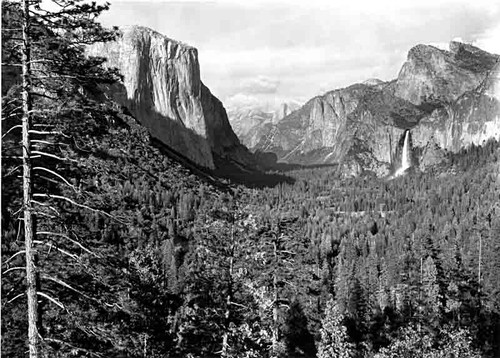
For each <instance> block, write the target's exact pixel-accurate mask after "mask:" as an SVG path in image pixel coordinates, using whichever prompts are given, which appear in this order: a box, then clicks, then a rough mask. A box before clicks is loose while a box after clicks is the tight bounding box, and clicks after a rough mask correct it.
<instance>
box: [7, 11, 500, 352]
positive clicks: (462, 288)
mask: <svg viewBox="0 0 500 358" xmlns="http://www.w3.org/2000/svg"><path fill="white" fill-rule="evenodd" d="M2 5H3V6H4V12H3V15H2V16H3V18H2V20H3V24H2V25H3V26H2V27H3V28H13V27H14V26H12V23H9V22H8V20H9V21H12V19H14V20H15V19H17V17H16V16H15V14H16V13H17V12H16V11H17V10H16V8H15V7H14V10H12V11H14V15H13V17H12V18H6V17H5V14H6V13H8V11H10V10H9V9H11V8H7V4H6V2H4V3H2ZM6 10H7V12H6ZM87 10H88V9H87ZM95 10H96V13H98V12H100V11H102V10H105V9H95ZM11 14H12V13H11ZM14 24H15V22H14ZM37 24H38V23H37ZM37 26H38V25H37ZM39 26H40V27H39V29H43V26H41V25H39ZM35 27H36V26H35ZM37 28H38V27H37ZM44 31H45V30H44ZM44 31H42V33H38V32H37V36H38V37H37V36H34V40H35V44H36V43H37V42H36V41H37V40H40V39H43V38H48V39H49V40H50V41H45V42H40V46H39V47H37V48H38V49H40V52H39V54H40V56H44V58H45V59H47V58H48V55H47V53H50V51H52V50H53V49H54V47H53V46H56V42H57V46H56V47H55V48H57V49H58V50H59V51H60V53H61V54H63V55H64V56H65V57H64V56H63V58H62V62H64V61H66V62H68V61H69V59H70V60H71V61H73V62H71V63H70V62H68V63H67V64H66V67H64V68H52V69H51V71H52V72H51V73H55V74H56V75H57V76H56V75H54V76H53V77H51V79H50V81H45V82H43V84H44V89H43V91H41V92H38V94H39V96H38V97H36V98H35V99H34V102H33V108H34V109H36V110H38V111H39V112H36V113H37V114H36V115H33V118H32V119H33V122H34V124H36V125H38V127H34V128H35V129H36V130H40V131H43V132H46V133H48V134H47V135H45V134H43V135H45V136H43V137H42V134H40V133H38V132H35V131H32V132H31V133H32V134H33V138H34V140H36V141H37V142H34V145H33V149H34V150H38V151H40V152H42V151H46V153H47V154H50V155H49V156H47V155H44V156H42V155H36V153H33V154H35V155H34V156H33V158H32V159H33V167H34V168H44V169H46V170H43V169H42V170H41V172H40V173H37V175H36V176H34V181H33V192H34V193H35V194H38V196H36V197H35V199H36V200H34V210H33V212H34V216H35V228H36V235H35V240H34V249H35V252H36V274H37V287H36V289H37V292H38V322H37V325H38V332H39V335H40V337H41V339H40V342H39V345H40V356H46V357H68V356H77V357H96V356H97V357H212V356H223V357H278V356H279V357H287V356H288V357H322V358H323V357H379V358H382V357H384V358H385V357H497V356H499V355H500V346H499V342H500V326H499V324H500V323H499V322H500V311H499V310H500V144H499V143H498V142H496V141H493V140H491V141H489V142H487V143H485V144H484V145H483V146H480V147H475V146H473V147H469V148H467V149H463V150H462V151H461V152H459V153H457V154H451V153H450V154H448V155H447V158H446V162H445V163H443V164H441V165H439V166H435V167H434V168H432V169H429V170H427V171H426V172H425V173H423V172H419V171H418V170H416V169H413V170H411V171H410V172H409V173H408V174H406V175H404V176H401V177H398V178H395V179H393V180H388V179H380V178H376V177H373V176H361V177H359V178H345V177H343V175H342V172H341V171H340V170H339V169H338V168H336V167H324V168H314V169H307V168H305V169H297V170H293V171H286V172H279V173H272V174H273V176H272V178H274V179H275V178H277V177H278V178H281V177H282V178H287V179H288V180H283V182H282V183H280V184H277V185H276V184H275V183H274V182H273V185H270V186H267V187H265V186H264V187H261V188H250V187H247V186H245V185H240V184H235V183H230V182H228V181H227V180H224V179H221V178H216V177H214V176H213V173H210V174H208V173H207V174H206V175H201V174H200V173H201V170H196V171H194V170H191V169H188V168H187V167H186V166H185V165H184V164H183V163H182V162H180V161H177V160H175V159H173V158H172V157H171V156H170V154H169V153H168V152H166V151H165V150H164V148H161V147H159V146H157V144H156V143H155V141H154V140H152V139H151V137H150V135H149V133H148V132H147V130H146V129H145V128H144V127H142V126H141V125H140V124H138V123H137V121H136V120H135V119H134V118H132V117H131V116H129V115H128V114H126V113H124V112H126V110H125V109H124V108H120V107H119V106H117V105H116V104H115V103H113V102H110V101H106V100H104V99H103V98H104V97H103V94H102V92H101V90H100V88H102V87H101V86H102V85H107V84H109V83H112V82H113V81H116V79H117V77H116V76H117V74H116V73H113V71H112V70H111V72H107V71H104V70H102V69H101V68H100V64H101V63H102V61H103V60H102V59H88V60H84V58H85V57H84V54H83V51H82V50H81V48H82V45H81V44H80V45H78V46H73V45H71V46H70V45H68V44H69V42H67V41H66V40H64V41H62V40H61V39H60V37H59V36H61V35H60V34H61V33H59V32H50V31H48V32H44ZM95 33H97V32H94V33H93V34H95ZM106 36H108V35H106ZM109 38H112V34H109ZM8 40H9V38H7V40H6V39H5V37H4V40H3V41H8ZM10 40H12V41H13V42H12V43H14V41H15V40H14V39H10ZM56 40H57V41H56ZM72 41H73V42H72V44H74V39H73V40H72ZM6 44H9V42H4V43H3V44H2V49H3V51H11V50H12V48H10V47H7V46H6ZM37 46H38V45H37ZM44 46H45V47H44ZM75 49H76V50H75ZM14 53H15V52H14ZM35 53H36V52H35ZM49 59H50V60H51V61H52V63H53V64H54V65H55V64H58V63H59V64H60V63H62V62H61V59H59V58H52V57H51V58H49ZM70 64H72V65H74V66H73V67H72V66H71V65H70ZM9 69H10V70H11V69H12V68H8V69H7V70H9ZM44 70H47V71H48V69H47V68H46V69H44ZM73 70H75V71H76V70H79V71H81V72H78V73H80V74H81V75H82V77H81V78H80V77H78V76H75V77H76V80H75V78H68V77H64V76H67V73H68V72H65V71H73ZM14 73H15V71H14ZM78 73H77V74H78ZM89 74H97V75H96V76H94V77H93V79H92V80H89V81H87V82H85V81H83V78H87V79H88V77H89V76H88V75H89ZM63 75H64V76H63ZM83 75H85V76H83ZM52 81H54V82H52ZM11 85H12V84H11ZM3 90H4V89H2V92H3V93H4V95H3V97H2V111H3V113H2V135H3V137H2V228H1V230H2V348H1V350H2V352H1V353H2V355H3V356H5V357H22V356H27V355H28V353H27V351H28V344H27V336H28V333H27V332H28V322H27V321H28V317H27V315H26V305H27V302H26V301H27V300H26V295H25V291H26V284H25V281H26V272H25V270H24V265H25V263H24V261H25V257H24V254H23V250H24V242H25V241H24V235H25V230H24V228H23V225H22V224H23V211H22V208H23V203H22V199H23V193H22V189H23V188H22V179H23V178H22V175H21V174H20V173H21V172H20V170H19V168H20V165H19V158H18V157H19V156H21V153H22V148H21V147H20V146H19V141H20V139H21V138H20V137H21V134H20V131H16V130H12V131H10V132H9V130H10V128H12V127H13V126H15V125H16V124H17V123H19V121H20V113H19V103H20V102H21V99H20V95H21V90H22V89H21V88H20V86H19V85H16V84H15V81H14V84H13V85H12V86H11V88H10V90H9V91H5V92H4V91H3ZM51 91H54V92H55V93H57V94H58V96H57V97H51V96H50V95H51ZM54 98H57V99H54ZM61 98H62V100H61ZM47 170H49V171H47ZM54 173H56V174H57V175H59V176H57V175H54ZM276 174H279V176H278V175H276ZM270 177H271V176H270ZM274 179H273V180H274ZM42 199H44V200H42Z"/></svg>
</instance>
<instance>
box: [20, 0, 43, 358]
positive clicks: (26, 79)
mask: <svg viewBox="0 0 500 358" xmlns="http://www.w3.org/2000/svg"><path fill="white" fill-rule="evenodd" d="M29 21H30V15H29V4H28V0H23V42H22V70H23V74H22V81H23V88H22V101H23V117H22V132H23V134H22V145H23V209H24V241H25V244H24V245H25V250H26V254H25V255H26V286H27V289H26V296H27V300H28V344H29V356H30V358H38V357H39V333H38V302H37V293H36V289H37V273H36V266H35V258H36V252H35V250H34V248H33V239H34V235H35V228H34V221H33V203H32V199H33V196H32V192H31V189H32V183H31V152H30V137H29V130H30V110H31V94H30V91H31V69H30V43H29V41H30V40H29V33H28V31H29V25H30V24H29Z"/></svg>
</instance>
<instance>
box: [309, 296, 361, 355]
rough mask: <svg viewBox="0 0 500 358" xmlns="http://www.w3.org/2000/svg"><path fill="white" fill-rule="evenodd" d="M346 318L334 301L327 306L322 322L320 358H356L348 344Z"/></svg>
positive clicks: (330, 301) (350, 345) (331, 300)
mask: <svg viewBox="0 0 500 358" xmlns="http://www.w3.org/2000/svg"><path fill="white" fill-rule="evenodd" d="M343 319H344V316H343V315H342V314H341V313H340V311H339V308H338V306H337V304H336V303H335V301H334V300H333V299H330V300H329V301H328V302H327V304H326V309H325V317H324V318H323V320H322V321H321V330H320V333H321V341H320V343H319V347H318V358H350V357H353V356H354V352H353V348H352V344H351V343H349V342H348V336H347V329H346V327H345V326H344V325H343V324H342V321H343Z"/></svg>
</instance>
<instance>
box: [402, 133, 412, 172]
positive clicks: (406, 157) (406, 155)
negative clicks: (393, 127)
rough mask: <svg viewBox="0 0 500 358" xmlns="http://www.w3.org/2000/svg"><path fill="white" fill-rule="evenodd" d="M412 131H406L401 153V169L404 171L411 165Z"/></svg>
mask: <svg viewBox="0 0 500 358" xmlns="http://www.w3.org/2000/svg"><path fill="white" fill-rule="evenodd" d="M410 150H411V149H410V131H408V130H407V131H406V134H405V142H404V144H403V152H402V153H401V171H402V172H404V171H405V170H406V169H408V168H409V167H410V166H411V158H410V155H411V154H410Z"/></svg>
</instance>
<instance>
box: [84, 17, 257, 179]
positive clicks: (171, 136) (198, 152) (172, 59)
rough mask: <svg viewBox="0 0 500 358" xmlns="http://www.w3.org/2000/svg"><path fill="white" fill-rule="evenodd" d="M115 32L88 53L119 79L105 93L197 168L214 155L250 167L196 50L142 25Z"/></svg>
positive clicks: (208, 163) (209, 165) (211, 163)
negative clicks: (203, 74) (117, 73)
mask: <svg viewBox="0 0 500 358" xmlns="http://www.w3.org/2000/svg"><path fill="white" fill-rule="evenodd" d="M120 31H121V36H120V37H119V38H118V39H117V40H116V41H114V42H108V43H98V44H94V45H92V46H91V47H89V48H88V53H89V54H90V55H94V56H101V57H107V59H108V60H107V62H106V65H107V66H110V67H117V68H118V69H119V70H120V72H121V73H122V75H123V82H122V83H120V84H118V85H114V86H112V87H110V88H109V89H108V91H107V92H108V94H109V95H110V96H111V97H112V98H113V99H114V100H115V101H116V102H118V103H120V104H121V105H123V106H125V107H127V109H128V110H129V111H130V112H131V113H132V114H133V115H134V117H136V119H137V120H139V122H140V123H141V124H142V125H144V126H145V127H146V128H148V130H149V132H150V133H151V135H152V136H153V137H155V138H157V139H158V140H160V141H161V142H162V143H163V144H165V145H167V146H169V147H171V148H172V149H174V150H175V151H177V152H179V153H181V154H182V155H184V156H186V157H187V158H188V159H190V160H192V161H193V162H195V163H196V164H198V165H201V166H204V167H207V168H211V169H213V168H214V167H215V164H214V163H215V160H214V156H218V157H219V158H227V159H228V160H234V161H237V162H239V163H242V164H244V165H249V164H253V159H252V155H251V153H249V152H248V150H247V149H246V148H245V147H244V146H243V145H241V144H240V141H239V140H238V138H237V136H236V135H235V134H234V132H233V130H232V128H231V126H230V124H229V121H228V119H227V114H226V111H225V109H224V106H223V105H222V102H221V101H219V100H218V99H217V98H216V97H215V96H214V95H212V93H211V92H210V90H209V89H208V88H207V87H206V86H205V85H204V84H203V82H202V81H201V76H200V66H199V62H198V51H197V50H196V48H194V47H191V46H188V45H186V44H183V43H181V42H178V41H175V40H172V39H170V38H168V37H166V36H164V35H162V34H160V33H158V32H156V31H153V30H151V29H149V28H146V27H142V26H128V27H122V28H120Z"/></svg>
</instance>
